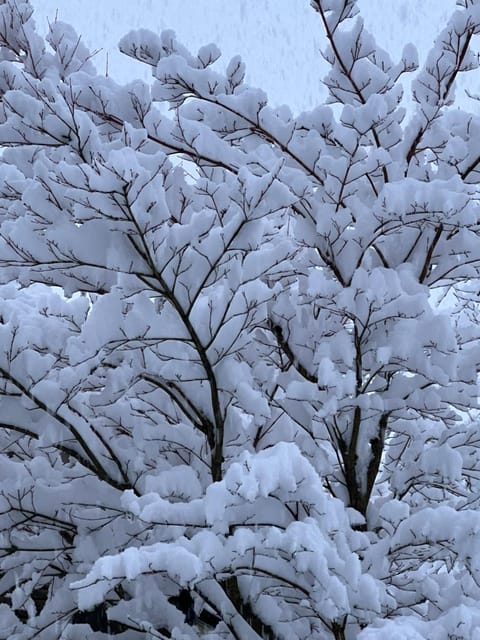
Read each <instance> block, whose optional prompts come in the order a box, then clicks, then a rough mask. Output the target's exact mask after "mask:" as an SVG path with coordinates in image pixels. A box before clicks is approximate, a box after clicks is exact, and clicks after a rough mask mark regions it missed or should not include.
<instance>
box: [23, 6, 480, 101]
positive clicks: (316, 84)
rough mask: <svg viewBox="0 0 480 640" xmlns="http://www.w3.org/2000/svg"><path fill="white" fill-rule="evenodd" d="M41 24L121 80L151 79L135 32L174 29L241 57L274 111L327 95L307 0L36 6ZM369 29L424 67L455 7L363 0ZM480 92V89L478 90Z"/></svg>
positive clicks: (188, 39) (194, 44) (320, 40)
mask: <svg viewBox="0 0 480 640" xmlns="http://www.w3.org/2000/svg"><path fill="white" fill-rule="evenodd" d="M32 1H33V5H34V6H35V8H36V19H37V24H38V25H39V28H40V30H41V31H42V32H45V31H46V28H47V25H48V19H50V20H53V19H54V18H55V15H56V14H58V18H59V19H60V20H64V21H66V22H70V23H71V24H73V25H74V26H75V28H76V29H77V31H78V32H79V33H80V34H82V36H83V38H84V40H85V42H86V43H87V44H88V45H89V47H91V48H92V49H101V51H100V52H99V53H98V54H97V57H96V64H97V66H98V67H99V68H101V69H105V68H106V65H107V53H108V69H109V73H110V74H111V75H112V76H113V77H116V78H118V79H127V78H133V77H141V78H143V79H147V78H148V69H147V68H142V65H139V64H138V63H135V62H133V61H131V60H128V59H126V58H125V56H122V55H121V54H119V53H118V52H117V50H116V46H117V43H118V41H119V39H120V37H121V36H122V35H124V34H125V33H126V32H127V31H129V30H130V29H136V28H140V27H147V28H149V29H151V30H152V31H157V32H158V31H161V30H163V29H167V28H168V29H174V30H175V31H176V32H177V34H178V35H179V37H180V38H181V39H182V40H183V42H184V43H185V44H187V45H188V47H189V48H190V49H196V48H198V47H199V46H201V45H203V44H207V43H209V42H216V43H217V44H218V45H219V46H220V48H221V50H222V52H223V53H224V56H225V59H226V60H228V59H229V58H230V57H231V56H232V55H235V54H237V53H240V54H241V55H242V57H243V58H244V60H245V61H246V63H247V69H248V76H247V80H248V82H249V83H250V84H253V85H256V86H261V87H262V88H263V89H264V90H266V91H267V93H268V94H269V96H270V99H271V101H272V103H273V104H282V103H288V104H289V105H290V107H291V108H292V109H293V110H294V111H295V112H298V111H301V110H304V109H308V108H311V107H313V106H314V105H315V104H317V103H318V101H319V98H320V97H321V95H322V92H323V89H322V86H321V83H320V80H321V78H322V76H323V75H324V72H325V69H326V66H325V64H324V62H323V60H322V58H321V56H320V54H319V51H320V50H321V49H322V48H323V46H324V44H325V40H324V36H323V32H322V26H321V24H320V22H319V20H318V19H317V16H316V14H315V13H314V12H313V10H312V9H311V8H310V6H309V4H310V3H309V2H308V0H136V2H130V0H102V1H101V2H99V1H98V0H69V2H62V1H61V0H32ZM359 6H360V8H361V11H362V15H363V16H364V18H365V22H366V25H367V27H368V29H369V30H371V31H372V32H373V33H374V34H375V35H376V37H377V40H378V42H379V44H380V45H381V46H383V47H384V48H385V49H387V50H388V51H390V53H391V54H392V56H393V57H394V58H397V57H399V56H400V54H401V51H402V49H403V46H404V44H405V43H407V42H413V43H414V44H415V45H416V46H417V48H418V51H419V55H420V60H422V59H423V58H424V57H425V54H426V52H427V51H428V49H429V47H430V45H431V43H432V42H433V40H434V38H435V36H436V35H437V33H438V31H439V30H440V29H441V28H442V27H443V26H444V25H445V23H446V20H447V19H448V16H449V15H450V14H451V12H452V11H454V10H455V0H394V1H390V2H387V0H359ZM479 85H480V83H479Z"/></svg>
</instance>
